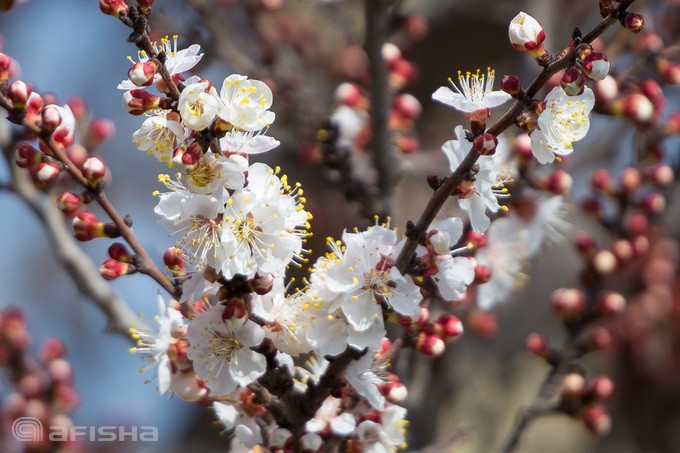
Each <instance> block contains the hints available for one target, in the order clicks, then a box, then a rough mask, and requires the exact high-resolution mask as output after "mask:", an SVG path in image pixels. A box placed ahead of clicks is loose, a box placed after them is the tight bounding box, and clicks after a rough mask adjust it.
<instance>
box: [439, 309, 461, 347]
mask: <svg viewBox="0 0 680 453" xmlns="http://www.w3.org/2000/svg"><path fill="white" fill-rule="evenodd" d="M435 323H436V324H437V325H438V326H439V329H438V332H439V334H440V336H441V339H442V340H444V341H445V342H447V343H448V342H449V341H453V340H455V339H456V338H458V337H460V336H461V335H462V334H463V323H462V322H461V321H460V319H458V318H457V317H455V316H453V315H450V314H448V313H445V314H443V315H441V316H440V317H439V319H437V320H436V321H435Z"/></svg>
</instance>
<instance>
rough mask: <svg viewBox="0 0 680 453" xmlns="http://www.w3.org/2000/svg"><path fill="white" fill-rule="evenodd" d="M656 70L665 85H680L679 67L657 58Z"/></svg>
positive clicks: (664, 59)
mask: <svg viewBox="0 0 680 453" xmlns="http://www.w3.org/2000/svg"><path fill="white" fill-rule="evenodd" d="M656 69H657V71H659V74H661V77H663V79H664V80H665V81H666V83H669V84H671V85H680V65H678V64H676V63H673V62H672V61H670V60H667V59H666V58H658V59H657V60H656Z"/></svg>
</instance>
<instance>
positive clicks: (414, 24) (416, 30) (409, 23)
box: [404, 14, 430, 41]
mask: <svg viewBox="0 0 680 453" xmlns="http://www.w3.org/2000/svg"><path fill="white" fill-rule="evenodd" d="M404 30H405V31H406V34H408V36H409V38H411V39H413V40H415V41H420V40H422V39H425V38H426V37H427V35H428V33H429V31H430V26H429V23H428V19H427V17H425V16H423V15H420V14H411V15H409V16H408V17H407V18H406V21H405V22H404Z"/></svg>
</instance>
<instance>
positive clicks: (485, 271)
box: [474, 264, 491, 285]
mask: <svg viewBox="0 0 680 453" xmlns="http://www.w3.org/2000/svg"><path fill="white" fill-rule="evenodd" d="M489 280H491V268H489V267H488V266H483V265H481V264H478V265H477V266H475V279H474V283H475V284H477V285H483V284H484V283H486V282H488V281H489Z"/></svg>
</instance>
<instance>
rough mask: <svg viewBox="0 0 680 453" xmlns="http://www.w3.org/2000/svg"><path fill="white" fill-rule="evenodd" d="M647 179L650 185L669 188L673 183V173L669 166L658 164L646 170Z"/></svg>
mask: <svg viewBox="0 0 680 453" xmlns="http://www.w3.org/2000/svg"><path fill="white" fill-rule="evenodd" d="M647 178H648V179H649V181H650V182H651V183H652V184H656V185H657V186H660V187H669V186H670V185H671V184H673V182H675V172H674V171H673V168H671V167H670V165H667V164H664V163H658V164H655V165H653V166H651V167H650V168H649V169H648V170H647Z"/></svg>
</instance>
